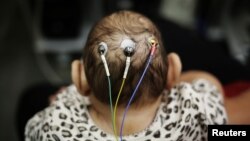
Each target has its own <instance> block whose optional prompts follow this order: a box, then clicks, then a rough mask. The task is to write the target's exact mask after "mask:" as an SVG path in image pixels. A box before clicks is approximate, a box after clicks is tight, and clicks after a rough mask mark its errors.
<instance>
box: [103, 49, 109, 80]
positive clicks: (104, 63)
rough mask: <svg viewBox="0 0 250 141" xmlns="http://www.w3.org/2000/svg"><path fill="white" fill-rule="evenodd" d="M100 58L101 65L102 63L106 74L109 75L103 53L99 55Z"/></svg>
mask: <svg viewBox="0 0 250 141" xmlns="http://www.w3.org/2000/svg"><path fill="white" fill-rule="evenodd" d="M101 59H102V62H103V65H104V68H105V71H106V75H107V76H110V73H109V68H108V64H107V61H106V58H105V56H104V55H103V54H102V55H101Z"/></svg>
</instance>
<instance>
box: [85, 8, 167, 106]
mask: <svg viewBox="0 0 250 141" xmlns="http://www.w3.org/2000/svg"><path fill="white" fill-rule="evenodd" d="M151 37H154V38H156V39H157V40H158V42H159V48H158V49H157V50H156V54H155V56H154V58H153V60H152V62H151V64H150V66H149V69H148V72H147V73H146V75H145V77H144V79H143V81H142V84H141V85H140V87H139V89H138V92H137V94H136V96H135V98H134V100H133V103H136V104H140V105H141V104H146V103H150V102H152V101H154V100H156V99H157V98H158V97H159V96H160V95H161V93H162V91H163V90H164V88H165V86H166V77H167V63H166V52H165V49H164V47H163V44H162V41H161V35H160V32H159V31H158V29H157V28H156V26H155V25H154V24H153V22H152V21H150V20H149V19H148V18H147V17H145V16H143V15H141V14H139V13H135V12H131V11H119V12H116V13H113V14H111V15H109V16H106V17H104V18H103V19H102V20H100V21H99V22H97V24H96V25H95V26H94V27H93V28H92V30H91V32H90V34H89V36H88V39H87V42H86V45H85V47H84V49H83V61H84V66H85V73H86V77H87V81H88V83H89V86H90V88H91V90H92V92H93V93H94V95H95V97H96V98H97V99H98V100H99V101H101V102H103V103H106V104H109V94H108V84H107V83H108V82H107V77H106V73H105V69H104V67H103V63H102V61H101V58H100V55H99V53H98V45H99V43H101V42H105V43H106V44H107V46H108V51H107V53H106V59H107V63H108V66H109V71H110V77H111V85H112V99H113V102H114V101H115V100H116V98H117V94H118V92H119V88H120V85H121V83H122V79H123V73H124V69H125V60H126V56H125V55H124V51H123V48H121V42H122V41H123V40H124V39H131V40H132V41H133V42H135V52H134V55H133V56H132V57H131V65H130V68H129V72H128V75H127V80H126V83H125V85H124V88H123V91H122V93H121V96H120V100H119V105H126V103H127V102H128V100H129V99H130V97H131V94H132V92H133V90H134V88H135V86H136V84H137V83H138V80H139V78H140V76H141V74H142V71H143V70H144V67H145V63H146V60H147V58H148V56H149V52H150V47H149V45H148V39H149V38H151Z"/></svg>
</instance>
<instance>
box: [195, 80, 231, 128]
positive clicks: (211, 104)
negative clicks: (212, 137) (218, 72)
mask: <svg viewBox="0 0 250 141" xmlns="http://www.w3.org/2000/svg"><path fill="white" fill-rule="evenodd" d="M192 88H193V90H194V91H196V92H197V94H198V95H199V96H200V97H201V100H202V103H203V106H202V107H203V110H204V112H205V115H206V121H207V124H226V123H227V114H226V110H225V107H224V99H223V95H222V94H221V93H220V92H219V90H218V88H217V87H216V86H215V85H213V84H212V83H211V82H210V81H207V80H205V79H198V80H195V81H194V82H193V83H192Z"/></svg>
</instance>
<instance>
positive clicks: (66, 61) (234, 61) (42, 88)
mask: <svg viewBox="0 0 250 141" xmlns="http://www.w3.org/2000/svg"><path fill="white" fill-rule="evenodd" d="M121 9H129V10H134V11H138V12H141V13H143V14H145V15H146V16H148V17H149V18H150V19H152V20H153V21H154V22H155V24H156V25H157V26H158V28H159V29H160V31H161V32H162V37H163V40H164V44H165V47H166V50H167V51H168V52H171V51H174V52H177V53H178V54H179V55H180V57H181V60H182V62H183V70H184V71H186V70H190V69H199V70H205V71H208V72H210V73H212V74H214V75H215V76H217V77H218V78H219V79H220V80H221V82H222V83H223V85H224V86H225V88H226V89H227V91H226V92H228V93H227V96H228V97H236V96H237V93H238V92H240V91H243V90H245V89H249V88H250V84H249V81H250V1H248V0H220V1H218V0H154V1H153V0H136V1H133V0H70V1H69V0H5V1H1V2H0V64H1V65H0V66H1V67H0V80H1V81H0V113H1V116H0V140H1V141H18V140H23V132H24V129H23V128H24V125H25V123H26V121H27V119H28V118H30V117H31V116H32V115H33V114H35V113H36V112H37V111H39V110H41V109H43V108H44V107H45V106H46V105H47V104H48V96H49V94H52V93H55V92H56V91H57V90H58V88H60V86H66V85H69V84H70V83H71V80H70V63H71V61H72V60H73V59H79V58H80V57H81V51H82V48H83V46H84V43H85V41H86V38H87V35H88V32H89V30H90V28H91V27H92V25H93V24H94V23H95V22H96V21H97V20H99V19H100V18H101V17H103V16H105V15H107V14H110V13H112V12H114V11H117V10H121ZM233 92H234V93H233Z"/></svg>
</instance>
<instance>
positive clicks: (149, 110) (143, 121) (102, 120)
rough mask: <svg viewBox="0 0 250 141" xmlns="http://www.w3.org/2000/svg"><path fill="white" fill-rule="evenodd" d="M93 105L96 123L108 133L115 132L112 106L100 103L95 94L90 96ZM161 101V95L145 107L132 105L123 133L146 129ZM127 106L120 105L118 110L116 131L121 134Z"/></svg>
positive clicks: (92, 111)
mask: <svg viewBox="0 0 250 141" xmlns="http://www.w3.org/2000/svg"><path fill="white" fill-rule="evenodd" d="M90 100H91V102H92V105H91V106H90V108H89V111H90V115H91V117H92V119H93V121H94V122H95V124H96V125H97V126H98V127H100V128H101V129H102V130H104V131H105V132H107V133H110V134H113V127H112V120H111V119H112V116H111V112H110V107H109V106H108V105H105V104H103V103H100V102H99V101H98V100H96V98H94V96H90ZM160 103H161V97H159V98H158V99H157V100H156V101H155V102H153V103H150V104H147V105H145V106H143V107H135V106H134V105H131V106H130V108H129V110H128V111H127V114H126V119H125V122H124V127H123V135H129V134H133V133H138V132H140V131H142V130H144V129H146V128H147V127H148V126H149V125H150V124H151V123H152V121H153V120H154V118H155V115H156V112H157V109H158V107H159V105H160ZM124 111H125V108H121V107H118V108H117V112H116V131H117V135H118V136H119V135H120V127H121V123H122V119H123V113H124Z"/></svg>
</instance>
